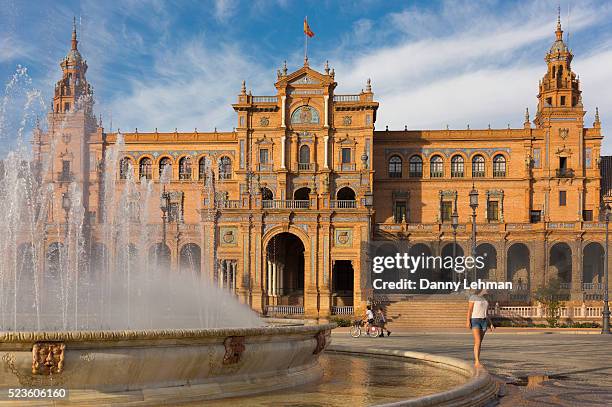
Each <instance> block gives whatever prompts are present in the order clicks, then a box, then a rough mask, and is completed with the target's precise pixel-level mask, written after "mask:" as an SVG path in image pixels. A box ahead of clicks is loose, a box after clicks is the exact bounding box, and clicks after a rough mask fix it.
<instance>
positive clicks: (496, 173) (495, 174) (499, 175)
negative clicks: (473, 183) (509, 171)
mask: <svg viewBox="0 0 612 407" xmlns="http://www.w3.org/2000/svg"><path fill="white" fill-rule="evenodd" d="M505 177H506V171H493V178H505Z"/></svg>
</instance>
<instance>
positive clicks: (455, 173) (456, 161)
mask: <svg viewBox="0 0 612 407" xmlns="http://www.w3.org/2000/svg"><path fill="white" fill-rule="evenodd" d="M463 167H464V161H463V157H461V156H460V155H456V156H454V157H453V158H452V159H451V177H452V178H463Z"/></svg>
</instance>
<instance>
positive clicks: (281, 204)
mask: <svg viewBox="0 0 612 407" xmlns="http://www.w3.org/2000/svg"><path fill="white" fill-rule="evenodd" d="M261 204H262V207H263V208H264V209H308V208H309V207H310V201H309V200H291V199H271V200H265V201H261Z"/></svg>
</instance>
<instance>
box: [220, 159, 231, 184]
mask: <svg viewBox="0 0 612 407" xmlns="http://www.w3.org/2000/svg"><path fill="white" fill-rule="evenodd" d="M231 178H232V160H230V158H229V157H221V159H220V160H219V179H231Z"/></svg>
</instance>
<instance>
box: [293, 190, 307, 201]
mask: <svg viewBox="0 0 612 407" xmlns="http://www.w3.org/2000/svg"><path fill="white" fill-rule="evenodd" d="M293 199H294V200H296V201H307V200H309V199H310V188H308V187H303V188H299V189H297V190H296V191H295V192H294V193H293Z"/></svg>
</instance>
